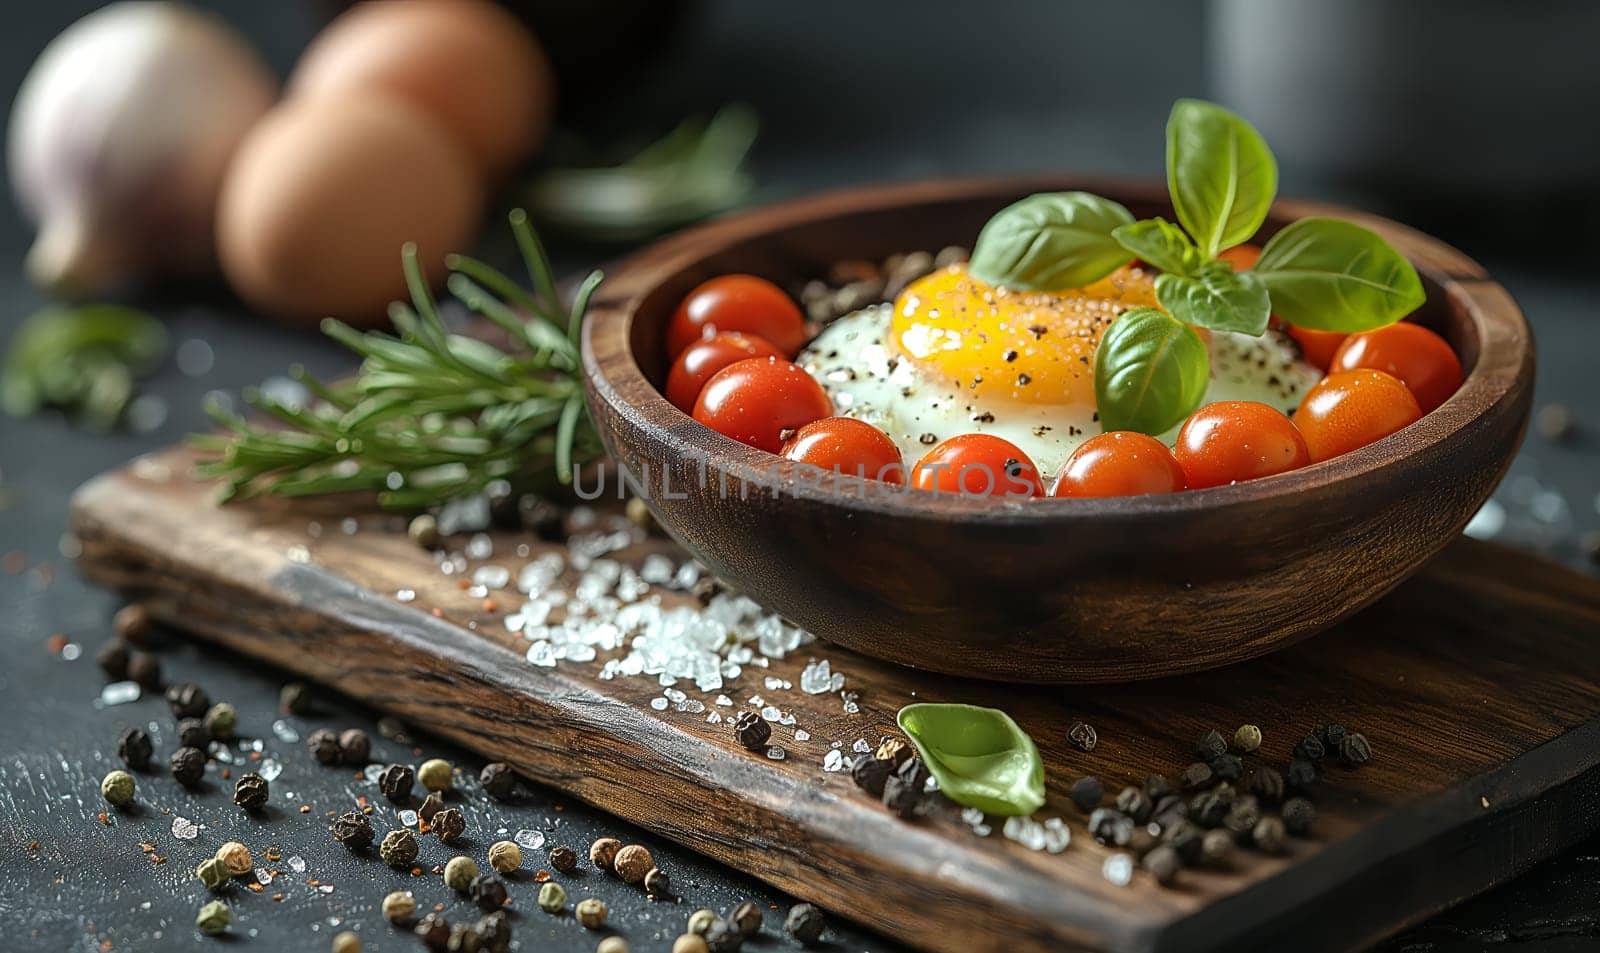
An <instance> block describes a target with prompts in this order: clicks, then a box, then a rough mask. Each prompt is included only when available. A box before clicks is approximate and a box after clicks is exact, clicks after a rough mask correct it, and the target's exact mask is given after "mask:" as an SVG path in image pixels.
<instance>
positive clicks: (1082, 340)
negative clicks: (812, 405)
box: [797, 265, 1322, 477]
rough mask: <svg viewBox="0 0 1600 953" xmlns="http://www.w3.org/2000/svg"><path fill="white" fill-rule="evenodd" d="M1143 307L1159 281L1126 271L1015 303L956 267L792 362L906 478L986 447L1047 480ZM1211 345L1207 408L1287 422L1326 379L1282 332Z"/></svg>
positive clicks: (1086, 427)
mask: <svg viewBox="0 0 1600 953" xmlns="http://www.w3.org/2000/svg"><path fill="white" fill-rule="evenodd" d="M1143 306H1152V307H1153V306H1156V298H1155V287H1154V276H1153V275H1151V274H1150V273H1148V272H1146V271H1144V270H1142V269H1139V268H1135V267H1132V266H1128V267H1124V268H1120V269H1118V270H1117V271H1116V272H1113V273H1112V274H1111V275H1109V276H1107V277H1106V278H1103V279H1101V280H1100V281H1097V282H1095V283H1093V284H1091V285H1088V286H1085V287H1083V288H1078V289H1072V290H1067V291H1056V292H1031V291H1030V292H1020V291H1011V290H1008V289H1005V288H996V287H992V286H989V285H986V284H984V283H983V282H980V281H978V280H977V279H975V278H973V277H972V276H970V275H969V274H967V272H966V268H965V266H963V265H952V266H950V267H948V268H944V269H941V270H939V271H936V272H934V273H933V274H931V275H929V276H927V277H926V278H923V279H921V280H920V281H917V282H914V283H913V284H912V285H911V286H910V287H908V288H907V289H906V290H905V291H904V292H903V293H902V294H901V295H900V297H899V298H898V299H897V300H896V301H894V302H893V303H886V304H880V305H875V306H873V307H869V308H864V309H862V310H860V311H856V312H853V313H851V314H848V315H845V316H844V317H842V318H839V319H838V320H836V321H834V322H833V323H832V324H830V325H828V327H827V328H826V329H824V330H823V332H822V333H821V334H819V335H818V336H817V337H816V339H815V340H813V341H812V342H811V343H810V344H809V345H808V346H807V347H806V348H805V350H803V351H802V352H801V353H800V356H799V358H798V359H797V360H798V362H799V364H800V366H801V367H803V368H804V369H805V370H806V372H807V373H809V374H810V375H811V376H812V377H814V378H815V379H816V380H817V382H818V383H820V384H821V385H822V387H823V389H824V390H825V391H827V393H828V396H829V397H830V398H831V399H832V400H833V405H834V408H835V409H836V411H837V412H838V413H840V414H843V415H845V416H848V417H856V418H858V419H860V420H864V421H866V422H867V423H870V424H872V425H873V426H875V427H877V428H879V429H880V430H882V431H883V432H885V433H887V434H888V435H889V438H890V439H891V440H893V441H894V442H895V445H896V446H898V447H899V448H900V453H901V455H902V456H903V457H904V458H905V461H906V463H907V464H908V465H909V464H911V463H913V462H915V461H916V460H917V459H919V458H920V457H921V456H922V455H923V454H924V453H926V452H927V451H928V450H929V449H930V448H932V447H933V446H934V445H935V444H937V443H939V442H940V441H941V440H944V439H946V438H948V437H953V436H956V435H957V434H963V433H988V434H993V435H995V436H997V437H1002V438H1004V439H1006V440H1009V441H1011V442H1012V443H1014V444H1016V445H1017V446H1018V447H1020V448H1021V449H1022V450H1024V451H1025V452H1026V453H1027V454H1028V456H1029V457H1031V458H1032V459H1033V461H1034V463H1035V465H1037V466H1038V467H1039V470H1040V472H1042V473H1044V474H1045V475H1046V476H1047V477H1048V476H1052V475H1054V474H1055V473H1056V472H1057V471H1059V470H1060V468H1061V465H1062V464H1063V463H1064V462H1065V461H1066V459H1067V457H1068V456H1069V455H1070V454H1071V453H1072V451H1073V449H1074V448H1075V447H1077V446H1078V444H1080V443H1082V442H1083V441H1084V440H1086V439H1088V438H1089V437H1092V436H1094V435H1095V434H1097V433H1100V424H1099V422H1098V417H1097V416H1096V414H1095V399H1094V353H1095V348H1096V347H1097V346H1098V345H1099V342H1100V335H1101V334H1103V333H1104V332H1105V329H1106V328H1107V327H1109V326H1110V324H1111V322H1112V321H1114V320H1116V318H1117V316H1118V315H1120V314H1122V313H1123V312H1125V311H1128V310H1130V309H1132V308H1136V307H1143ZM1207 339H1208V344H1209V347H1210V349H1211V383H1210V386H1209V387H1208V388H1207V391H1206V396H1205V400H1204V402H1205V403H1210V402H1212V401H1217V400H1254V401H1260V402H1262V403H1265V404H1269V405H1271V406H1273V407H1276V408H1278V409H1279V410H1282V411H1284V412H1286V413H1287V412H1288V411H1290V410H1293V409H1294V407H1295V406H1296V405H1297V404H1298V403H1299V401H1300V398H1301V396H1302V395H1303V394H1304V393H1305V392H1306V391H1307V390H1309V389H1310V388H1311V386H1312V385H1313V384H1315V383H1316V382H1317V381H1318V380H1319V379H1321V376H1322V375H1321V372H1320V371H1318V370H1317V369H1316V368H1315V367H1312V366H1311V365H1310V364H1307V363H1305V362H1304V361H1302V360H1300V352H1299V349H1298V348H1297V347H1296V346H1295V344H1294V342H1293V341H1292V340H1290V339H1289V337H1288V336H1287V335H1284V334H1281V333H1279V332H1277V331H1268V332H1267V333H1266V334H1265V335H1263V336H1261V337H1259V338H1257V337H1250V336H1248V335H1242V334H1232V333H1228V332H1223V331H1213V332H1209V333H1208V334H1207ZM1176 438H1177V428H1176V427H1174V428H1173V429H1172V431H1170V432H1169V433H1167V434H1164V435H1162V439H1164V440H1165V441H1166V442H1167V443H1168V444H1169V445H1170V444H1171V443H1172V442H1173V441H1174V440H1175V439H1176Z"/></svg>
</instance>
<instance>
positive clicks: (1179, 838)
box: [1161, 819, 1205, 864]
mask: <svg viewBox="0 0 1600 953" xmlns="http://www.w3.org/2000/svg"><path fill="white" fill-rule="evenodd" d="M1204 836H1205V835H1204V834H1203V833H1202V832H1201V830H1200V828H1198V827H1196V826H1195V825H1193V824H1191V823H1189V822H1188V821H1185V820H1182V819H1179V820H1174V821H1173V822H1172V823H1171V824H1169V825H1167V826H1166V827H1165V828H1163V829H1162V831H1161V839H1162V841H1164V842H1165V843H1166V844H1167V846H1169V847H1171V848H1172V849H1173V850H1175V851H1177V852H1178V856H1179V857H1181V858H1183V862H1184V863H1186V864H1192V863H1194V862H1195V861H1196V860H1197V859H1198V858H1199V857H1200V841H1201V838H1203V837H1204Z"/></svg>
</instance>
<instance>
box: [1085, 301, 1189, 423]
mask: <svg viewBox="0 0 1600 953" xmlns="http://www.w3.org/2000/svg"><path fill="white" fill-rule="evenodd" d="M1163 277H1166V276H1163ZM1185 280H1188V279H1185ZM1210 376H1211V358H1210V355H1209V354H1208V353H1207V351H1206V345H1205V342H1204V341H1202V340H1200V335H1199V334H1197V333H1195V330H1194V328H1192V327H1190V326H1189V325H1188V324H1186V323H1184V322H1183V321H1180V320H1178V319H1177V318H1175V317H1173V316H1172V315H1170V314H1167V313H1166V312H1164V311H1161V310H1159V309H1156V308H1134V309H1133V310H1132V311H1129V312H1127V313H1126V314H1123V315H1122V316H1121V317H1119V318H1117V320H1115V321H1113V322H1112V323H1111V327H1109V328H1107V329H1106V331H1105V333H1104V334H1102V335H1101V336H1100V346H1099V347H1098V348H1097V349H1096V350H1095V355H1094V400H1095V408H1096V410H1097V411H1098V412H1099V414H1100V426H1101V427H1102V428H1103V429H1104V430H1106V431H1107V432H1110V431H1113V430H1137V431H1138V432H1140V433H1145V434H1150V435H1152V436H1154V435H1156V434H1161V433H1165V432H1167V431H1168V430H1170V429H1172V428H1173V427H1174V426H1176V425H1177V424H1178V423H1180V422H1181V421H1182V420H1183V419H1184V418H1185V417H1188V416H1189V415H1190V414H1192V413H1194V410H1195V408H1196V407H1199V406H1200V401H1201V399H1202V398H1204V397H1205V393H1206V384H1207V383H1208V382H1209V380H1210Z"/></svg>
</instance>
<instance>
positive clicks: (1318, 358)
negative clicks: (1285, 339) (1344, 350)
mask: <svg viewBox="0 0 1600 953" xmlns="http://www.w3.org/2000/svg"><path fill="white" fill-rule="evenodd" d="M1289 336H1290V337H1292V338H1294V341H1295V343H1296V344H1298V345H1300V353H1301V354H1302V355H1303V356H1304V357H1305V359H1306V363H1307V364H1310V365H1311V366H1312V367H1314V368H1316V369H1317V370H1319V371H1325V370H1327V369H1328V365H1330V364H1332V363H1333V355H1334V352H1336V351H1338V350H1339V345H1341V344H1343V343H1344V339H1345V338H1347V337H1349V335H1348V334H1343V333H1341V332H1339V331H1313V330H1312V329H1310V328H1297V327H1295V326H1294V325H1292V324H1291V325H1289Z"/></svg>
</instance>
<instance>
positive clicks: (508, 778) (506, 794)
mask: <svg viewBox="0 0 1600 953" xmlns="http://www.w3.org/2000/svg"><path fill="white" fill-rule="evenodd" d="M478 783H479V784H481V785H483V793H485V794H487V795H489V796H490V797H492V798H494V799H495V800H497V801H507V800H510V799H511V797H512V795H514V794H515V793H516V791H517V774H516V772H515V771H513V770H512V769H511V765H509V764H506V763H505V762H504V761H491V762H489V763H488V764H486V765H484V766H483V770H482V771H480V772H478Z"/></svg>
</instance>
